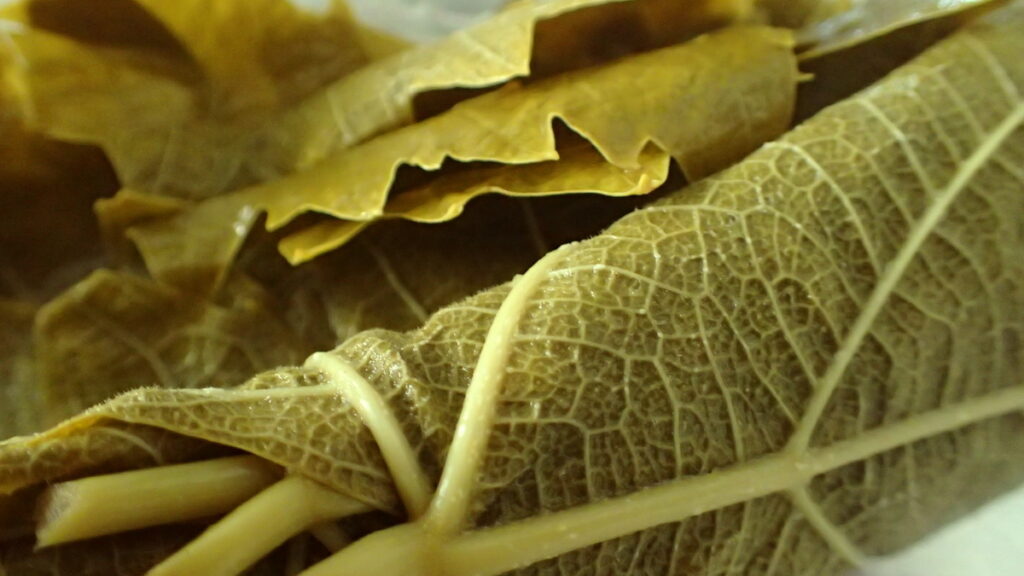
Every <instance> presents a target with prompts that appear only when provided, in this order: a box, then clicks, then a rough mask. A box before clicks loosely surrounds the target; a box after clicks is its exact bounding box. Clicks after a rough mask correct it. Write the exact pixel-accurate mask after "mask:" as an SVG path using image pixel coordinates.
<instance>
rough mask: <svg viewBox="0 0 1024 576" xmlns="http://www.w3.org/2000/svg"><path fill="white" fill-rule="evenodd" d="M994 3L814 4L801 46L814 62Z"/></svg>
mask: <svg viewBox="0 0 1024 576" xmlns="http://www.w3.org/2000/svg"><path fill="white" fill-rule="evenodd" d="M989 3H998V2H992V0H952V1H950V0H853V1H852V2H850V1H848V0H826V1H825V2H818V3H816V4H813V6H814V8H815V9H814V12H813V13H812V14H811V15H810V16H809V17H808V18H806V19H805V21H804V22H803V23H802V29H801V31H800V34H799V35H798V40H799V41H800V43H801V44H806V45H808V46H810V49H809V50H808V51H807V52H805V53H804V54H803V58H805V59H811V58H818V57H821V56H824V55H826V54H830V53H832V52H837V51H839V50H844V49H847V48H849V47H851V46H853V45H856V44H863V43H865V42H868V41H870V40H872V39H874V38H878V37H880V36H884V35H886V34H889V33H891V32H894V31H896V30H899V29H900V28H906V27H908V26H913V25H915V24H919V23H922V22H926V21H928V20H935V19H939V18H944V17H947V16H950V15H953V14H956V13H958V12H964V11H967V10H971V9H974V8H977V7H979V6H982V5H984V4H989Z"/></svg>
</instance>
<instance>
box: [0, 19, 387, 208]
mask: <svg viewBox="0 0 1024 576" xmlns="http://www.w3.org/2000/svg"><path fill="white" fill-rule="evenodd" d="M140 3H141V4H143V5H144V7H145V8H146V9H147V10H148V11H150V13H151V14H152V15H153V16H154V17H155V19H156V20H157V24H159V25H164V26H166V27H167V28H168V29H169V33H171V34H173V35H175V36H176V38H177V40H178V41H180V43H181V46H182V48H183V50H186V51H187V53H188V54H190V55H191V57H192V58H189V59H187V61H183V59H182V58H181V57H180V55H178V57H176V55H175V54H173V53H169V52H168V51H146V50H139V49H138V47H137V46H135V45H133V44H132V43H130V42H129V43H117V42H95V41H93V42H90V40H92V39H90V38H88V37H87V38H82V37H81V36H82V35H81V34H78V33H76V32H78V30H77V29H74V26H73V23H71V24H72V26H71V27H72V28H73V29H72V30H68V29H67V27H66V26H65V27H61V26H56V25H54V24H53V23H52V22H49V21H47V22H46V23H47V24H48V26H49V29H56V30H58V31H60V32H67V33H69V34H70V35H68V36H62V35H59V34H55V33H51V32H46V31H44V30H43V29H31V28H26V29H23V30H21V31H18V32H15V33H12V35H11V37H12V39H13V41H14V43H15V45H16V46H17V49H18V51H19V57H20V58H21V59H22V60H23V62H24V66H23V68H22V71H23V74H24V75H25V82H26V84H27V86H28V89H29V94H30V102H31V104H32V115H31V117H30V120H31V125H32V127H33V128H34V129H37V130H39V131H41V132H43V133H45V134H48V135H51V136H53V137H57V138H61V139H66V140H71V141H78V142H90V143H95V144H98V145H100V146H102V147H103V148H104V149H105V150H106V152H107V153H108V154H109V156H110V157H111V160H112V161H113V163H114V165H115V167H116V168H117V170H118V175H119V176H120V178H121V180H122V183H123V184H125V185H126V186H130V187H133V188H135V189H137V190H139V191H145V192H148V193H154V192H155V193H163V194H169V195H174V196H179V197H184V198H203V197H208V196H211V195H216V194H218V193H221V192H223V191H225V190H230V189H233V188H237V187H239V186H242V185H245V184H249V183H252V182H256V181H260V180H262V179H264V178H265V177H268V175H267V171H268V170H270V168H269V167H266V166H261V162H260V161H259V159H254V158H249V155H250V153H252V152H253V151H254V150H256V149H258V148H259V146H260V139H261V136H259V135H258V133H259V132H260V131H262V130H263V129H264V128H265V127H266V126H267V124H268V123H270V122H271V120H272V119H273V118H276V117H278V116H280V115H281V114H283V113H284V111H285V110H286V109H288V108H290V107H291V105H293V104H295V103H296V102H297V101H298V100H300V99H302V98H304V97H306V96H308V95H309V94H310V93H312V92H314V91H315V90H317V89H318V88H320V87H321V86H323V85H324V84H325V83H327V82H328V81H330V80H334V79H336V78H337V77H338V76H340V75H343V74H345V73H348V72H350V71H351V70H353V69H354V68H357V67H359V66H361V65H363V64H364V63H366V62H367V61H368V60H369V58H368V57H367V56H366V54H365V53H364V52H363V49H362V47H361V46H360V45H359V43H358V42H359V38H361V37H362V36H361V35H360V34H359V33H358V32H357V31H356V28H355V26H354V24H353V23H352V22H351V20H350V18H349V16H348V13H347V9H345V8H344V7H343V6H342V5H341V4H336V5H334V7H333V8H332V9H331V10H328V11H327V12H324V13H317V14H313V13H310V12H308V11H306V10H304V9H300V8H297V7H296V6H295V5H294V4H293V3H290V2H287V1H284V0H261V1H259V2H249V1H231V2H218V3H217V4H216V9H215V10H212V11H211V10H210V9H209V7H208V3H205V2H171V3H168V2H147V1H142V2H140ZM46 4H47V5H51V6H55V8H53V10H55V11H56V13H58V14H61V13H62V12H61V11H60V7H61V5H62V4H68V5H74V6H77V5H78V4H79V0H49V1H48V2H46ZM126 6H134V4H133V3H129V2H125V1H123V0H119V1H118V2H107V3H106V4H105V5H104V7H105V8H106V9H107V10H106V11H105V12H103V13H102V14H101V16H102V17H103V18H106V19H117V18H119V17H121V16H122V15H123V12H124V10H123V8H124V7H126ZM30 12H31V11H30ZM136 12H137V11H136ZM71 13H72V14H73V13H74V10H72V11H71ZM132 17H133V18H135V19H138V14H137V13H135V12H133V16H132ZM93 18H98V16H95V15H94V16H93ZM30 20H31V18H30ZM115 28H116V27H115ZM114 36H115V37H116V34H115V35H114ZM188 54H186V55H188ZM193 59H194V62H193V61H192V60H193ZM197 74H198V76H197ZM271 175H274V174H271Z"/></svg>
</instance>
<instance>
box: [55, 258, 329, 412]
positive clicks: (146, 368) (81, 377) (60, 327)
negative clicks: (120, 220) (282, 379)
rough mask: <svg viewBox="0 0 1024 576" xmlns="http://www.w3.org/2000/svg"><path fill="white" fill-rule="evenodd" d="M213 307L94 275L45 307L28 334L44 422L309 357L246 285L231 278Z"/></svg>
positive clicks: (149, 284) (144, 284) (129, 278)
mask: <svg viewBox="0 0 1024 576" xmlns="http://www.w3.org/2000/svg"><path fill="white" fill-rule="evenodd" d="M222 301H226V302H225V305H223V306H218V305H215V304H213V303H211V302H206V301H204V300H202V299H199V298H195V297H192V296H188V295H185V294H182V293H179V292H177V291H176V290H174V289H173V288H169V287H166V286H161V285H159V284H157V283H155V282H153V281H151V280H147V279H144V278H140V277H137V276H133V275H131V274H125V273H117V272H109V271H103V270H101V271H98V272H96V273H94V274H92V275H91V276H90V277H89V278H87V279H86V280H84V281H83V282H80V283H79V284H77V285H75V286H74V287H73V288H71V289H70V290H69V291H67V292H65V293H64V294H62V295H60V296H59V297H57V298H56V299H54V300H53V301H51V302H49V303H48V304H47V305H46V306H45V307H43V308H42V310H41V311H40V313H39V316H38V318H37V319H36V326H35V347H36V358H37V384H36V385H37V387H38V388H39V390H40V393H41V394H42V395H43V399H44V405H45V407H46V416H47V418H46V421H47V423H48V424H49V425H52V424H54V423H57V422H59V421H61V420H63V419H65V418H68V417H69V416H72V415H74V414H76V413H78V412H81V411H82V410H84V409H86V408H88V407H90V406H92V405H94V404H97V403H99V402H102V401H103V400H106V399H107V398H111V397H113V396H114V395H116V394H117V393H119V392H124V391H127V390H130V389H132V388H138V387H139V386H152V385H158V386H162V387H166V388H204V387H210V386H225V385H228V384H232V383H237V382H240V381H243V380H245V379H247V378H248V377H249V376H251V375H253V374H256V373H257V372H262V371H264V370H268V369H271V368H275V367H277V366H283V365H289V364H294V363H296V362H298V361H299V360H300V359H301V358H302V357H303V356H305V355H307V354H309V352H310V351H311V348H310V345H309V344H308V343H305V342H302V341H301V340H300V339H299V338H297V337H296V336H295V334H294V333H293V332H291V331H290V330H289V329H288V327H287V326H286V325H285V323H284V321H283V320H282V319H281V318H278V317H277V316H276V311H275V310H274V306H273V302H272V301H271V300H270V297H269V295H267V294H265V293H264V292H263V291H262V289H261V288H259V287H258V286H256V285H255V284H254V283H247V282H245V281H244V279H241V278H239V279H236V281H235V282H233V283H231V284H229V285H228V287H227V292H226V293H225V294H224V295H223V296H222Z"/></svg>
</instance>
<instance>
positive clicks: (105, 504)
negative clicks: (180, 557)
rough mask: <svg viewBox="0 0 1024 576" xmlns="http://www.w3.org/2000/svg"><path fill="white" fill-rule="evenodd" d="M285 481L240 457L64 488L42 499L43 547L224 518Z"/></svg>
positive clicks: (272, 469)
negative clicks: (224, 514)
mask: <svg viewBox="0 0 1024 576" xmlns="http://www.w3.org/2000/svg"><path fill="white" fill-rule="evenodd" d="M279 477H280V469H279V468H277V466H275V465H273V464H271V463H269V462H267V461H266V460H263V459H261V458H257V457H255V456H235V457H229V458H219V459H215V460H206V461H203V462H192V463H188V464H176V465H172V466H160V467H157V468H149V469H145V470H136V471H131V472H120V473H116V474H105V475H101V476H92V477H89V478H83V479H80V480H72V481H69V482H61V483H59V484H55V485H53V486H52V487H50V488H49V489H47V490H46V491H45V492H44V493H43V495H42V496H41V497H40V499H39V506H38V508H37V518H38V525H37V528H36V538H37V542H38V546H39V547H45V546H53V545H55V544H62V543H65V542H72V541H75V540H84V539H86V538H94V537H97V536H103V535H107V534H116V533H119V532H125V531H128V530H135V529H138V528H145V527H148V526H157V525H161V524H171V523H174V522H184V521H188V520H194V519H197V518H205V517H209V516H216V515H219V514H223V513H225V512H227V511H229V510H231V509H233V508H235V507H236V506H238V505H239V504H241V503H242V502H245V501H246V500H248V499H249V498H251V497H252V496H253V495H254V494H257V493H259V492H260V490H263V489H264V488H266V487H267V486H269V485H271V484H272V483H273V482H275V481H276V480H277V479H278V478H279Z"/></svg>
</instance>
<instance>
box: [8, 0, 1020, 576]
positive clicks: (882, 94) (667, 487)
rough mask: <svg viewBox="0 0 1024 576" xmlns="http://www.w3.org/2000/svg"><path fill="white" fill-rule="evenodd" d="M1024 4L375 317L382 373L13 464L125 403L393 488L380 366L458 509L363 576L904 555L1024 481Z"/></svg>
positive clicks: (618, 569) (289, 460)
mask: <svg viewBox="0 0 1024 576" xmlns="http://www.w3.org/2000/svg"><path fill="white" fill-rule="evenodd" d="M1022 23H1024V3H1020V2H1018V3H1016V4H1014V7H1013V9H1010V10H1006V11H1002V12H999V13H998V14H993V15H992V17H990V18H987V19H985V20H983V21H981V22H978V23H976V24H974V25H972V26H971V27H970V28H968V29H967V30H965V31H963V32H961V33H959V34H957V35H955V36H953V37H952V38H951V39H950V40H948V41H944V42H942V43H940V44H939V45H937V46H936V47H934V48H933V49H931V50H929V51H927V52H926V53H925V54H924V55H923V56H922V57H920V58H918V59H916V60H915V61H914V62H913V63H912V64H911V65H909V66H906V67H903V68H901V69H900V70H899V71H897V72H896V73H895V74H894V75H892V76H890V77H889V78H887V79H886V80H884V81H883V82H882V83H880V84H878V85H876V86H874V87H872V88H870V89H868V90H866V91H864V92H862V93H861V94H859V95H858V96H856V97H854V98H853V99H850V100H848V101H845V102H843V103H841V104H838V105H836V106H834V107H831V108H829V109H827V110H826V111H824V112H822V113H821V114H820V115H818V116H817V117H815V118H814V119H812V120H810V121H808V122H807V123H806V124H804V125H803V126H802V127H800V128H798V129H797V130H794V131H793V132H791V133H790V134H788V135H786V136H785V137H783V138H782V139H780V140H778V141H776V142H773V143H771V144H769V145H767V146H765V147H763V148H762V149H761V150H760V151H758V152H756V153H755V154H753V155H751V156H750V157H749V158H747V159H746V160H744V161H743V162H741V163H739V164H737V165H736V166H734V167H732V168H730V169H728V170H726V171H724V172H722V173H720V174H718V175H716V176H713V177H711V178H708V179H706V180H704V181H702V182H700V183H697V184H696V185H694V186H692V187H690V188H688V189H685V190H682V191H679V192H676V193H673V194H670V195H668V196H667V197H666V198H665V199H664V200H662V201H660V202H657V203H655V204H653V205H651V206H648V207H646V208H644V209H642V210H638V211H636V212H633V213H631V214H630V215H628V216H626V217H625V218H623V219H621V220H619V221H618V222H617V223H616V224H614V225H613V226H612V227H611V228H610V229H608V230H607V231H606V232H604V233H602V234H601V235H599V236H597V237H595V238H593V239H591V240H588V241H585V242H580V243H576V244H572V245H568V246H566V247H564V248H562V249H560V250H558V251H556V252H553V253H551V254H549V255H548V256H546V257H544V258H543V259H541V260H540V262H539V263H537V264H535V265H534V266H533V267H531V269H530V270H528V271H527V272H526V273H525V274H524V275H522V276H520V277H519V278H518V279H517V280H515V281H513V282H512V283H510V284H506V285H503V286H499V287H497V288H493V289H491V290H487V291H485V292H482V293H480V294H478V295H476V296H474V297H472V298H469V299H467V300H465V301H463V302H461V303H459V304H456V305H453V306H450V307H447V308H445V309H442V310H441V311H439V312H437V313H436V314H434V315H433V316H432V317H431V318H430V319H429V320H428V321H427V322H426V323H425V324H424V326H423V327H422V328H420V329H417V330H414V331H411V332H407V333H396V332H391V331H382V330H377V331H371V332H367V333H363V334H360V335H358V336H356V337H354V338H351V339H350V340H348V341H347V342H346V343H344V344H343V345H342V346H341V347H339V348H338V349H337V350H335V351H334V352H333V356H334V357H335V358H338V359H340V360H342V361H343V362H346V363H348V364H349V365H350V366H351V367H352V368H354V369H355V370H356V371H357V372H358V374H359V376H352V375H348V376H342V375H339V374H338V373H337V372H339V371H337V370H312V369H310V368H305V369H301V370H295V369H293V370H286V371H279V372H276V373H275V372H270V373H268V374H264V375H262V376H259V377H257V378H255V379H254V380H253V381H251V382H250V383H249V384H248V385H247V386H243V387H242V388H239V389H235V390H209V391H203V390H161V389H146V390H139V391H135V392H132V393H129V394H126V395H122V396H120V397H118V398H117V399H115V400H113V401H111V402H109V403H106V404H104V405H102V406H100V407H97V408H95V409H93V410H91V411H89V412H87V413H86V414H83V415H81V416H79V417H77V418H75V419H72V420H69V421H67V422H65V423H64V424H62V425H61V426H59V427H57V428H55V429H53V430H51V431H50V432H48V433H46V434H44V435H40V436H37V437H35V438H32V439H21V440H15V441H11V442H7V443H5V444H2V445H0V485H2V486H5V487H6V489H8V490H10V489H13V488H16V487H18V486H22V485H24V484H28V483H33V482H38V481H39V480H40V478H39V476H38V475H33V474H30V473H29V472H28V471H27V470H28V467H26V465H25V459H26V458H30V456H31V455H32V454H33V445H34V443H38V444H42V443H49V445H50V447H51V449H52V450H54V451H56V452H58V453H60V452H59V451H60V448H61V446H62V445H63V446H66V447H70V446H71V445H72V443H73V442H74V441H75V440H74V439H76V438H77V439H81V438H83V437H88V436H89V435H90V434H93V433H94V431H95V430H96V426H97V425H99V424H102V423H104V422H110V421H112V420H118V421H123V422H134V423H138V424H146V425H152V426H159V427H162V428H166V429H169V430H174V431H177V432H181V433H184V434H189V435H194V436H196V437H199V438H205V439H208V440H211V441H214V442H223V443H225V444H229V445H232V446H236V447H241V448H243V449H246V450H250V451H254V452H256V453H258V454H263V455H266V456H267V457H269V458H271V459H274V460H275V461H278V462H281V463H283V464H285V465H288V466H291V467H292V469H293V470H298V471H301V472H302V473H303V474H306V475H308V476H310V477H312V478H316V479H319V480H322V481H325V482H327V483H329V484H330V485H332V486H334V487H335V488H337V489H338V490H341V491H343V492H346V493H348V494H352V495H355V496H356V497H357V498H361V499H364V500H365V501H367V502H373V503H374V504H375V505H377V506H380V507H382V508H385V507H386V506H387V505H388V503H389V500H388V496H389V493H388V492H387V491H386V490H383V488H382V486H383V485H384V484H386V483H387V481H388V479H389V478H390V476H389V475H388V473H387V469H386V468H385V467H383V463H382V461H381V460H380V455H379V454H376V453H374V452H373V450H374V449H376V448H377V447H376V444H374V443H373V441H372V440H371V439H369V438H367V437H366V435H367V433H366V430H365V428H362V427H361V426H362V424H361V422H360V423H356V422H357V421H358V417H357V416H356V415H355V414H354V413H352V411H351V410H349V406H350V404H349V403H351V402H357V401H359V400H360V399H361V397H360V396H358V394H356V395H346V394H343V393H341V392H340V391H339V389H340V388H339V386H338V383H339V382H341V378H342V377H345V378H357V377H358V378H362V379H364V380H365V381H366V382H365V383H366V384H369V385H370V386H371V387H372V388H373V389H374V390H376V391H377V393H379V394H380V395H381V396H383V397H384V398H385V400H386V401H387V402H388V405H389V407H390V408H391V409H392V411H393V412H394V413H395V415H396V417H397V418H398V420H399V422H400V426H401V430H400V432H401V433H402V434H403V435H404V437H405V438H406V439H407V440H408V442H409V443H410V445H411V446H412V447H413V448H414V449H415V453H416V455H417V456H418V458H419V460H420V465H421V466H423V468H424V470H425V471H426V472H427V473H428V474H430V475H433V476H434V478H437V475H438V474H439V473H443V474H444V476H443V477H441V482H440V484H439V486H440V487H439V488H438V490H437V492H436V493H435V495H434V498H435V502H434V507H433V508H432V510H431V511H430V512H429V513H428V516H427V517H426V518H425V520H422V521H421V522H438V523H447V522H448V521H450V522H452V524H451V526H453V528H452V529H451V530H448V531H442V530H436V531H432V532H424V531H422V530H423V529H422V526H423V525H422V524H420V523H414V524H412V525H406V526H402V527H399V528H397V529H394V530H385V531H381V532H379V533H375V534H373V535H371V536H369V537H367V538H366V539H364V540H362V541H360V542H357V543H356V544H355V545H353V546H351V547H350V548H347V549H345V550H344V551H343V552H342V553H341V555H340V556H338V557H337V558H336V560H337V561H338V562H339V563H341V564H342V565H344V566H345V567H346V569H347V570H349V571H350V572H352V573H366V574H371V573H374V568H375V567H376V566H377V563H378V562H379V554H380V550H387V551H388V553H391V554H393V555H394V557H395V558H398V559H401V560H403V561H407V562H408V563H409V566H410V570H411V569H413V568H423V569H426V568H427V567H425V566H419V565H417V562H419V561H420V559H423V558H430V559H431V560H432V561H434V562H435V563H434V564H431V565H430V566H429V568H430V569H434V570H445V571H447V572H448V573H451V574H460V573H466V574H469V573H473V574H483V575H494V574H500V573H515V574H544V573H555V574H558V573H563V572H565V571H570V572H579V571H583V570H589V569H594V567H596V566H607V567H608V569H609V571H613V572H614V573H617V574H638V573H644V572H645V571H651V572H654V573H693V574H702V575H704V574H715V573H721V572H725V571H728V570H732V571H734V572H739V573H769V574H770V573H773V571H774V573H779V574H793V575H797V576H803V575H807V576H810V575H815V576H823V575H832V574H840V573H842V571H844V570H846V569H847V568H848V566H849V565H850V564H857V563H859V562H863V561H864V560H865V558H869V557H871V556H874V555H879V554H886V553H889V552H891V551H893V550H894V549H896V548H898V547H901V546H904V545H906V544H908V543H910V542H912V541H914V540H916V539H917V538H920V537H921V536H922V535H923V534H925V533H927V532H928V531H930V530H933V529H934V528H935V527H937V526H939V525H941V524H942V523H944V522H946V521H948V520H950V519H951V518H954V517H956V516H957V515H959V514H962V513H964V512H965V511H966V510H968V509H970V508H971V507H974V506H977V505H979V504H980V503H982V502H984V501H985V500H987V499H989V498H991V497H992V496H994V495H995V494H998V493H999V492H1001V491H1003V490H1006V489H1008V488H1010V487H1012V486H1015V485H1018V484H1019V483H1020V482H1021V481H1022V480H1024V459H1022V458H1020V446H1019V442H1017V441H1016V439H1017V438H1018V437H1019V436H1020V434H1022V433H1024V416H1022V410H1024V388H1022V375H1024V365H1022V363H1021V357H1020V353H1019V351H1020V342H1021V339H1022V335H1024V261H1022V260H1021V259H1020V257H1019V254H1020V251H1021V250H1022V249H1024V237H1022V235H1021V227H1020V225H1019V218H1020V215H1021V214H1024V195H1021V193H1020V191H1021V187H1022V185H1024V172H1022V171H1021V169H1020V166H1021V165H1022V164H1024V96H1022V94H1024V61H1022V60H1021V59H1020V58H1019V57H1018V55H1019V54H1021V53H1022V50H1024V36H1021V35H1020V34H1019V33H1018V31H1019V29H1020V26H1021V25H1022ZM967 46H974V47H976V48H977V49H978V50H982V51H983V52H982V53H983V54H985V55H986V59H985V60H984V62H985V65H983V66H982V65H978V61H977V60H976V59H975V57H974V56H973V54H975V52H973V51H972V50H969V49H967V48H966V47H967ZM950 87H953V88H952V89H951V88H950ZM360 394H362V393H360ZM268 405H272V406H268ZM482 408H483V409H482ZM270 414H273V417H269V415H270ZM250 415H251V416H250ZM268 420H272V421H273V422H274V426H273V427H271V425H270V424H268ZM457 420H458V421H459V433H458V434H456V433H455V431H456V421H457ZM348 426H351V428H345V427H348ZM342 428H345V429H342ZM309 431H317V432H322V433H323V436H321V434H308V432H309ZM304 432H305V433H306V435H305V436H303V434H304ZM300 437H301V438H314V440H313V441H305V442H303V443H300V444H299V445H298V448H296V445H295V444H293V443H292V440H293V439H295V438H300ZM321 439H323V440H322V443H321ZM480 440H484V441H483V442H479V441H480ZM78 441H81V440H78ZM478 442H479V443H478ZM61 454H62V458H63V459H65V461H77V460H76V458H75V457H74V450H72V449H69V450H67V451H65V452H63V453H61ZM373 490H376V492H374V491H373ZM390 498H391V500H390V502H392V503H393V502H394V501H395V500H396V498H395V496H394V495H393V494H391V495H390ZM462 503H464V504H465V506H462V505H461V504H462ZM445 515H450V518H445ZM441 525H442V526H445V525H446V524H441ZM431 526H436V525H431ZM428 529H429V528H428ZM424 534H427V537H424ZM709 534H713V535H714V537H709V536H708V535H709ZM527 543H528V544H529V545H527ZM375 546H380V548H377V549H375V548H374V547H375ZM414 551H418V552H419V553H414ZM374 553H375V554H376V555H374ZM635 559H642V560H643V564H642V565H639V566H638V565H637V564H636V563H635V562H636V560H635ZM438 563H441V565H438ZM328 572H329V570H328Z"/></svg>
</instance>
